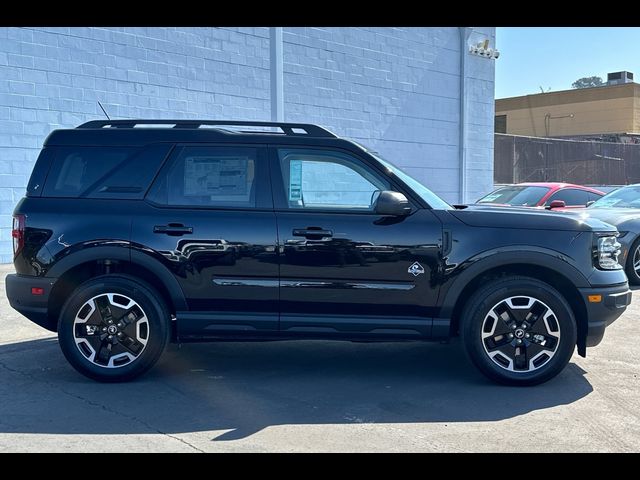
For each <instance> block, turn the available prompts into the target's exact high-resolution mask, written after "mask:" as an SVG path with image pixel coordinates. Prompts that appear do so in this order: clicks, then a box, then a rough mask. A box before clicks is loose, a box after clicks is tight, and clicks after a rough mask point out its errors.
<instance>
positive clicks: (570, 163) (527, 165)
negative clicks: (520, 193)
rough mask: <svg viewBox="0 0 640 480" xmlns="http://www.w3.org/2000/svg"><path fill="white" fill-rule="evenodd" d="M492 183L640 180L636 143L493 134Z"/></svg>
mask: <svg viewBox="0 0 640 480" xmlns="http://www.w3.org/2000/svg"><path fill="white" fill-rule="evenodd" d="M494 182H495V183H519V182H570V183H577V184H581V185H596V184H600V185H628V184H630V183H640V144H632V143H609V142H600V141H577V140H561V139H556V138H542V137H523V136H518V135H507V134H501V133H496V134H495V144H494Z"/></svg>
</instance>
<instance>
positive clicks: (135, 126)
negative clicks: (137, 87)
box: [45, 119, 351, 146]
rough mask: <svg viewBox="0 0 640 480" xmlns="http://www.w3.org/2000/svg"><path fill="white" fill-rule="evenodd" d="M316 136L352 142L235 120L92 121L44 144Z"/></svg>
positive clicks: (301, 127)
mask: <svg viewBox="0 0 640 480" xmlns="http://www.w3.org/2000/svg"><path fill="white" fill-rule="evenodd" d="M311 139H313V140H314V143H318V141H319V142H320V143H322V144H325V143H327V144H334V145H337V144H344V143H349V144H351V142H348V141H346V140H343V139H340V138H339V137H338V136H337V135H335V134H333V133H332V132H330V131H329V130H326V129H325V128H323V127H320V126H318V125H312V124H306V123H284V122H258V121H256V122H252V121H235V120H150V119H149V120H145V119H140V120H93V121H90V122H87V123H83V124H82V125H80V126H78V127H77V128H75V129H64V130H54V131H53V132H51V134H50V135H49V137H47V140H46V141H45V145H89V146H90V145H132V146H135V145H146V144H149V143H156V142H179V143H200V142H215V143H291V144H305V143H308V142H309V140H311Z"/></svg>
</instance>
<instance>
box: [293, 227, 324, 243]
mask: <svg viewBox="0 0 640 480" xmlns="http://www.w3.org/2000/svg"><path fill="white" fill-rule="evenodd" d="M292 233H293V236H294V237H306V238H310V239H313V240H319V239H320V238H327V237H333V232H332V231H331V230H325V229H323V228H319V227H309V228H294V229H293V232H292Z"/></svg>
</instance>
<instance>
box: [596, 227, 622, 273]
mask: <svg viewBox="0 0 640 480" xmlns="http://www.w3.org/2000/svg"><path fill="white" fill-rule="evenodd" d="M595 243H596V244H595V245H594V247H595V248H594V261H595V265H596V267H597V268H599V269H600V270H617V269H620V268H622V266H621V265H620V264H619V263H618V256H619V255H620V247H621V245H620V243H619V242H618V238H617V234H603V235H600V236H598V237H596V238H595Z"/></svg>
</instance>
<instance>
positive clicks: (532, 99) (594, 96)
mask: <svg viewBox="0 0 640 480" xmlns="http://www.w3.org/2000/svg"><path fill="white" fill-rule="evenodd" d="M618 76H620V79H618ZM612 77H613V79H612ZM632 79H633V75H632V74H630V73H628V72H615V73H612V74H609V79H608V82H607V84H606V85H604V86H601V87H591V88H580V89H574V90H563V91H559V92H549V93H538V94H535V95H525V96H521V97H511V98H502V99H498V100H496V106H495V115H496V117H495V131H496V133H508V134H512V135H526V136H534V137H562V136H580V135H593V134H596V135H597V134H625V133H635V134H640V84H637V83H632V82H631V81H632ZM624 82H629V83H624ZM616 83H618V84H616Z"/></svg>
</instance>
